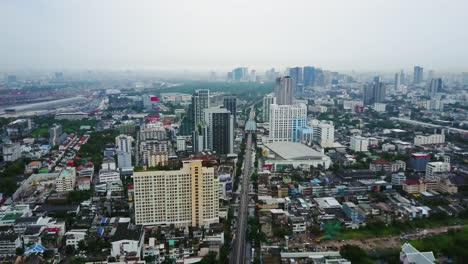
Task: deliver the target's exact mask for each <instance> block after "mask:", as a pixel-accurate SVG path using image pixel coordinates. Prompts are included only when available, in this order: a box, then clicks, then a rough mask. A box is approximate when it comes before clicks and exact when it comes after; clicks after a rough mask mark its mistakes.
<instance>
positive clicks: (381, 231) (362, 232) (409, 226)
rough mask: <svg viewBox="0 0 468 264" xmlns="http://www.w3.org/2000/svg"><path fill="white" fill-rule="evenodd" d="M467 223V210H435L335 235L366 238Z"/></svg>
mask: <svg viewBox="0 0 468 264" xmlns="http://www.w3.org/2000/svg"><path fill="white" fill-rule="evenodd" d="M466 224H468V212H467V211H464V212H462V213H460V215H459V216H457V217H455V216H448V215H447V214H446V213H443V212H437V213H433V214H431V215H430V216H429V217H427V218H418V219H415V220H411V221H406V222H400V221H394V222H392V223H391V224H389V225H387V224H385V223H383V222H381V221H374V222H370V223H368V224H367V225H366V226H365V227H362V228H359V229H353V230H346V231H345V232H343V233H341V234H340V235H339V236H337V237H336V239H337V240H346V239H366V238H371V237H384V236H396V235H400V234H402V233H405V232H411V231H414V230H415V229H417V228H420V229H423V228H436V227H440V226H450V225H466Z"/></svg>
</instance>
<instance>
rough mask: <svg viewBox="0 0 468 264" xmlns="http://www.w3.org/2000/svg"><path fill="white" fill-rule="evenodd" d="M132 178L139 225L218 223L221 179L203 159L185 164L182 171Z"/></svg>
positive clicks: (134, 176)
mask: <svg viewBox="0 0 468 264" xmlns="http://www.w3.org/2000/svg"><path fill="white" fill-rule="evenodd" d="M133 178H134V188H135V189H134V190H135V194H134V202H135V221H136V224H142V225H169V224H174V225H175V226H203V225H208V224H211V223H218V222H219V191H218V184H219V181H218V177H217V176H216V175H215V172H214V168H207V167H203V166H202V162H201V160H190V161H184V162H183V166H182V168H181V169H180V170H167V171H143V172H135V173H134V174H133Z"/></svg>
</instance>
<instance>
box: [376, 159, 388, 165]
mask: <svg viewBox="0 0 468 264" xmlns="http://www.w3.org/2000/svg"><path fill="white" fill-rule="evenodd" d="M371 163H372V164H376V165H384V164H388V163H390V162H388V161H386V160H383V159H378V160H373V161H371Z"/></svg>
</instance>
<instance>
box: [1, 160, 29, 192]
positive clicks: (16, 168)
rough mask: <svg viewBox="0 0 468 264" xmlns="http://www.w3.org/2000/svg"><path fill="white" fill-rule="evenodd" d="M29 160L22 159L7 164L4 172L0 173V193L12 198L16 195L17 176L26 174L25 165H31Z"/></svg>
mask: <svg viewBox="0 0 468 264" xmlns="http://www.w3.org/2000/svg"><path fill="white" fill-rule="evenodd" d="M29 162H30V160H29V159H25V158H21V159H18V160H16V161H14V162H7V164H6V165H5V168H4V170H3V172H1V173H0V192H1V193H3V194H5V195H7V196H11V195H12V194H13V193H15V191H16V189H18V186H17V183H16V182H17V179H16V177H17V176H21V175H23V173H24V164H26V163H29Z"/></svg>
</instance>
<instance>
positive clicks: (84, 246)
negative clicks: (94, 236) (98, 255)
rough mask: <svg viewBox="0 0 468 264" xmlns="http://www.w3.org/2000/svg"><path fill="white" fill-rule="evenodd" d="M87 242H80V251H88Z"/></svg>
mask: <svg viewBox="0 0 468 264" xmlns="http://www.w3.org/2000/svg"><path fill="white" fill-rule="evenodd" d="M86 248H87V247H86V242H85V241H84V240H80V241H78V249H79V250H80V251H81V250H86Z"/></svg>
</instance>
